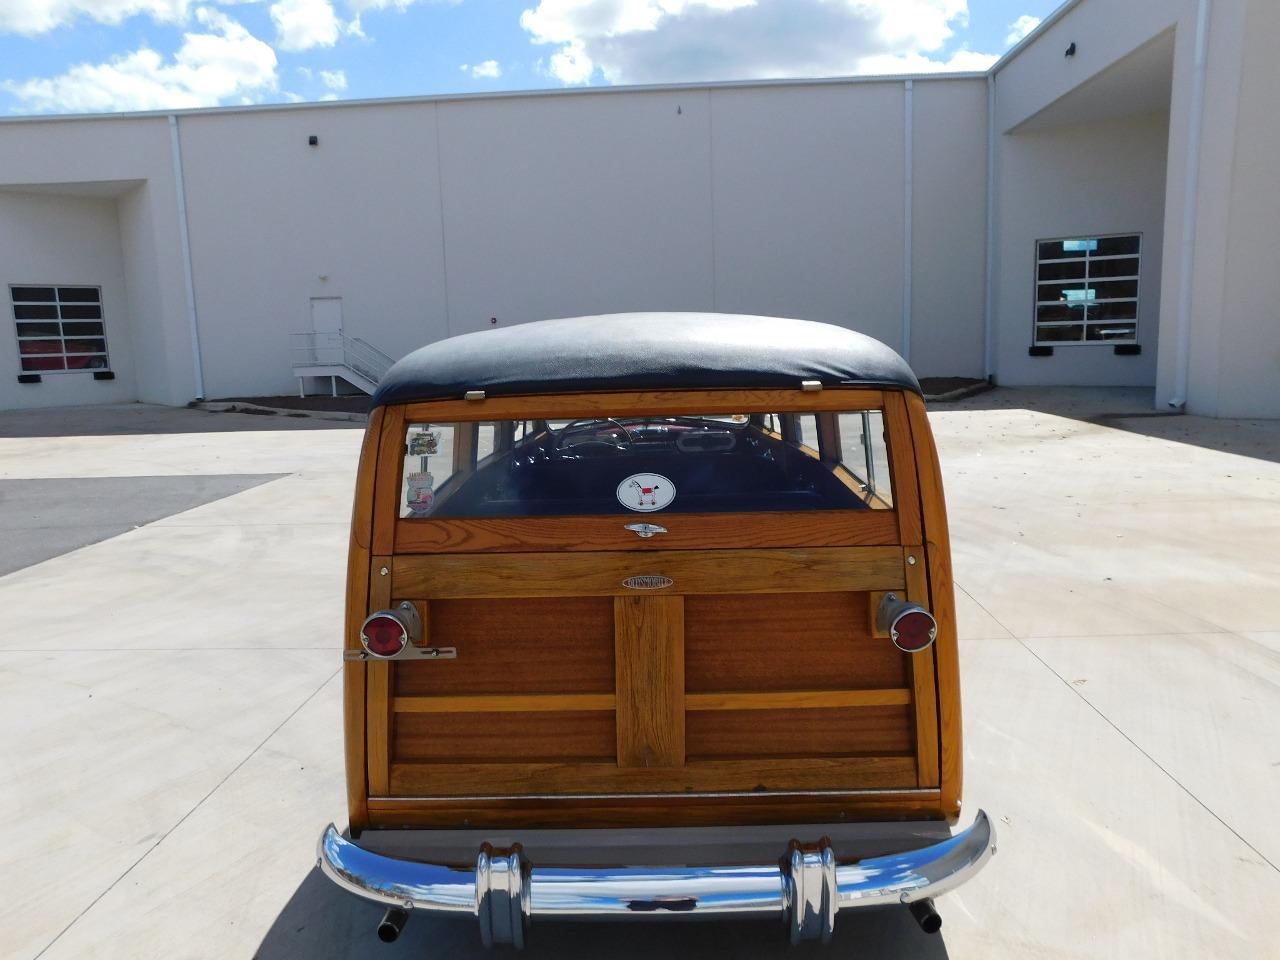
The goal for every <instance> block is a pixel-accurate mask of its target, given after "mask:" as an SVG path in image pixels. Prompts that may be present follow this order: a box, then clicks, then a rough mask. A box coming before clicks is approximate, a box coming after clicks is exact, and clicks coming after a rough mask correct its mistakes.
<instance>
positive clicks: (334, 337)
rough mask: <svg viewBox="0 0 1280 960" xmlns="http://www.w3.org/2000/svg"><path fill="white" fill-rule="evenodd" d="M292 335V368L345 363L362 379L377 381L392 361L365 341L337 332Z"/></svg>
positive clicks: (347, 367)
mask: <svg viewBox="0 0 1280 960" xmlns="http://www.w3.org/2000/svg"><path fill="white" fill-rule="evenodd" d="M292 336H293V338H294V347H293V368H294V369H295V370H296V369H298V368H299V367H345V368H346V369H348V370H351V371H352V372H354V373H356V374H359V375H360V376H361V377H363V378H364V379H365V380H369V381H371V382H373V383H377V382H378V381H379V380H381V379H382V378H383V377H384V376H385V375H386V373H387V371H388V370H389V369H391V365H392V364H393V363H394V362H395V360H394V359H392V358H391V357H389V356H387V355H386V354H385V353H383V352H382V351H381V350H379V349H378V348H377V347H375V346H373V345H372V344H370V343H368V342H367V341H365V340H361V339H360V338H359V337H348V336H347V335H345V334H343V333H340V332H336V331H335V332H332V333H314V332H307V333H295V334H292Z"/></svg>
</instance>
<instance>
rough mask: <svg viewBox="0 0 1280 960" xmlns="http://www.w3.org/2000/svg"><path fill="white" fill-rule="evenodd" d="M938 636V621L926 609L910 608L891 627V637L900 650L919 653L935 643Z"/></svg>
mask: <svg viewBox="0 0 1280 960" xmlns="http://www.w3.org/2000/svg"><path fill="white" fill-rule="evenodd" d="M937 636H938V623H937V621H936V620H934V619H933V616H932V614H930V613H927V612H926V611H924V610H920V609H915V610H908V611H907V612H906V613H904V614H902V615H901V616H900V617H898V618H897V619H896V620H894V621H893V625H892V626H891V627H890V628H889V639H891V640H892V641H893V645H894V646H895V647H897V648H898V649H899V650H902V651H904V652H906V653H918V652H919V651H921V650H923V649H925V648H926V647H927V646H929V644H931V643H933V641H934V640H935V639H937Z"/></svg>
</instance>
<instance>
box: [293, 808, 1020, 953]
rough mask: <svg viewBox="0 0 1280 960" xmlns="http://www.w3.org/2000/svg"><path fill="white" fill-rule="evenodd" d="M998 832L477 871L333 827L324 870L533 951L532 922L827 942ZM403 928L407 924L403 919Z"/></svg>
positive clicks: (357, 887) (919, 897) (953, 871)
mask: <svg viewBox="0 0 1280 960" xmlns="http://www.w3.org/2000/svg"><path fill="white" fill-rule="evenodd" d="M995 850H996V847H995V831H994V828H993V827H992V826H991V821H990V819H989V818H988V817H987V815H986V813H985V812H983V811H981V810H979V811H978V816H977V817H976V819H975V820H974V822H973V824H972V826H970V827H969V828H968V829H966V830H964V831H962V832H961V833H958V834H956V835H955V836H953V837H951V838H950V839H948V840H943V841H941V842H940V843H935V844H932V845H930V846H927V847H922V848H920V849H918V850H910V851H907V852H905V853H896V854H888V855H885V856H879V857H868V858H866V859H864V860H860V861H858V862H856V863H848V864H841V863H837V862H836V854H835V851H834V850H833V849H832V848H831V843H830V841H828V840H827V839H826V838H825V837H823V838H822V839H821V840H819V841H818V842H817V843H813V844H801V843H799V842H797V841H795V840H793V841H791V843H790V844H789V846H788V849H787V850H786V852H785V854H784V856H783V857H782V858H781V861H780V862H779V863H770V864H757V865H748V866H705V867H699V866H686V867H607V868H600V867H537V868H535V867H533V866H531V865H530V863H529V862H528V860H526V859H525V857H524V855H523V852H522V850H521V848H520V845H519V844H516V845H515V846H513V847H512V848H510V849H508V850H494V849H493V848H492V847H490V846H489V844H487V843H486V844H482V845H481V848H480V852H479V854H478V856H477V857H476V865H475V867H474V868H460V867H451V866H445V865H441V864H431V863H419V862H417V861H414V860H400V859H396V858H394V857H387V856H383V855H382V854H378V853H372V852H370V851H368V850H365V849H363V848H361V847H359V846H358V845H356V844H355V843H353V842H351V841H350V840H347V839H346V838H344V837H343V836H342V834H341V833H339V832H338V830H337V828H335V827H334V826H333V825H332V824H330V825H329V827H328V828H327V829H326V830H325V831H324V834H323V835H322V836H321V837H320V845H319V850H318V855H319V861H320V868H321V869H322V870H323V871H324V872H325V874H326V875H327V876H328V877H329V879H331V880H332V881H333V882H334V883H336V884H337V885H338V886H340V887H342V888H343V889H344V890H347V891H349V892H350V893H354V894H355V895H356V896H358V897H362V898H363V899H365V900H370V901H372V902H374V903H378V904H381V905H383V906H385V907H388V908H390V909H391V910H395V911H407V912H414V911H418V910H422V911H424V912H427V913H441V914H470V915H472V916H475V917H477V918H478V919H479V921H480V937H481V940H482V941H483V942H484V944H485V945H486V946H490V945H492V944H495V943H507V944H513V945H514V946H517V947H521V946H523V945H524V935H525V929H526V927H527V926H528V923H529V921H530V920H531V919H532V918H533V917H550V918H553V919H559V920H570V919H610V918H618V919H622V918H628V917H630V918H635V917H667V918H674V917H713V918H714V917H720V918H724V917H736V916H761V915H764V916H768V915H774V916H780V917H783V918H785V919H786V921H787V925H788V927H789V928H790V931H791V942H792V943H799V942H800V941H802V940H822V941H824V942H825V941H827V940H829V939H830V938H831V934H832V932H833V931H834V929H835V922H836V914H837V913H838V912H839V911H840V910H847V909H852V908H856V907H876V906H884V905H886V904H895V903H898V904H912V903H917V902H919V901H923V900H926V899H928V898H932V897H936V896H939V895H941V894H943V893H946V892H947V891H948V890H952V889H954V888H955V887H957V886H959V885H960V884H961V883H963V882H964V881H966V880H968V879H969V878H970V877H971V876H973V875H974V874H975V873H977V872H978V871H979V870H980V869H982V866H983V865H984V864H985V863H986V861H987V859H988V858H989V857H990V856H991V855H992V854H994V853H995ZM401 923H403V920H401Z"/></svg>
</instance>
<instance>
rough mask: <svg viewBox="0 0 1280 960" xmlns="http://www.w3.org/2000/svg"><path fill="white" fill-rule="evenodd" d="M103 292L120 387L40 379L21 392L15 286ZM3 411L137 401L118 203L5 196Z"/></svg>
mask: <svg viewBox="0 0 1280 960" xmlns="http://www.w3.org/2000/svg"><path fill="white" fill-rule="evenodd" d="M10 284H22V285H28V284H29V285H32V286H37V285H39V286H45V285H49V286H56V285H77V286H98V287H101V288H102V311H103V318H104V323H103V330H104V332H105V334H106V338H107V353H108V356H109V358H110V364H111V370H112V371H113V372H114V373H115V375H116V378H115V379H114V380H94V379H93V371H91V370H81V371H64V372H58V371H41V378H42V380H41V382H40V383H37V384H20V383H18V380H17V377H18V374H19V373H21V372H22V371H21V365H20V363H19V358H18V343H17V339H16V338H17V334H16V329H15V327H14V319H13V310H12V307H11V302H10V299H9V296H10V295H9V285H10ZM0 301H2V302H3V313H2V314H0V317H2V318H3V319H0V328H2V329H0V409H3V408H21V407H49V406H62V405H71V404H86V403H119V402H121V401H128V400H134V399H136V396H137V388H136V381H135V376H134V362H133V337H132V332H133V331H132V329H131V324H130V317H131V309H130V305H129V298H128V296H127V294H126V288H125V275H124V265H123V261H122V258H121V253H120V224H119V220H118V219H117V217H116V205H115V201H114V200H112V199H92V198H87V197H68V196H42V195H24V194H17V193H7V192H0Z"/></svg>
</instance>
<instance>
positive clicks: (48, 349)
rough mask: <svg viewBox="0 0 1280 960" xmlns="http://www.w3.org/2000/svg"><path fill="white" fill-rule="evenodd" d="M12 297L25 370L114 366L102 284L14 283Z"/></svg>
mask: <svg viewBox="0 0 1280 960" xmlns="http://www.w3.org/2000/svg"><path fill="white" fill-rule="evenodd" d="M9 298H10V300H11V301H12V303H13V319H14V332H15V333H16V334H17V338H18V357H19V364H20V365H21V367H22V369H23V371H26V372H51V371H55V370H103V369H106V368H107V367H109V366H110V362H109V358H108V354H107V341H106V338H105V336H104V331H103V324H102V291H101V290H100V289H99V288H98V287H56V288H55V287H21V286H11V287H10V288H9ZM64 321H65V322H64ZM85 321H92V322H85Z"/></svg>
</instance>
